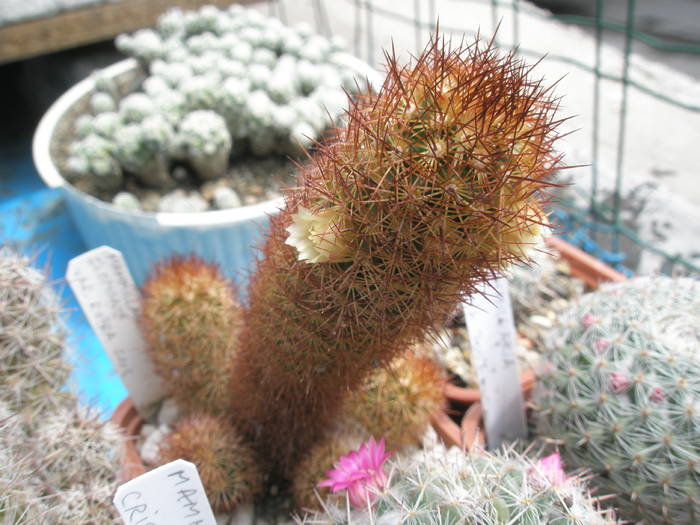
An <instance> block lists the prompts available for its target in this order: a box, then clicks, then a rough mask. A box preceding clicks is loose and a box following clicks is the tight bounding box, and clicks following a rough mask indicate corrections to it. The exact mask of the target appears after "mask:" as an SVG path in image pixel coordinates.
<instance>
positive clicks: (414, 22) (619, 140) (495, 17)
mask: <svg viewBox="0 0 700 525" xmlns="http://www.w3.org/2000/svg"><path fill="white" fill-rule="evenodd" d="M591 2H592V3H594V5H595V8H594V11H593V12H594V16H580V15H553V14H550V13H548V12H546V11H543V10H541V9H533V8H532V7H531V5H530V4H528V3H524V2H522V1H521V0H460V1H458V0H453V2H452V4H464V7H465V9H464V12H465V16H469V12H470V11H469V8H470V6H474V5H482V6H488V7H489V8H490V23H491V27H484V26H483V24H482V27H481V29H480V31H481V34H482V36H483V35H490V34H492V33H494V32H496V31H497V30H498V32H497V33H496V39H495V43H496V45H498V46H500V47H502V48H504V49H516V50H517V52H518V53H520V54H521V55H523V56H526V57H528V58H531V59H532V58H534V59H535V60H539V59H541V58H542V55H543V51H542V50H541V49H540V50H535V49H528V48H526V47H523V46H521V45H520V44H521V29H522V27H523V24H527V23H531V22H532V21H534V20H537V19H540V20H543V19H547V20H552V19H553V20H557V21H560V22H563V23H566V24H575V25H578V26H582V27H591V28H593V29H594V39H595V40H594V42H595V46H594V57H593V61H592V63H591V62H590V60H589V61H588V63H587V61H586V59H589V58H590V57H588V56H582V55H580V54H573V55H572V56H566V55H565V54H564V53H558V52H557V50H556V49H554V50H548V52H547V54H546V60H547V61H554V62H560V63H562V64H566V66H567V67H568V68H569V69H577V70H580V71H582V72H585V73H586V74H588V75H589V77H590V78H591V79H592V80H593V82H592V92H591V93H590V96H591V97H592V113H593V114H592V125H591V126H590V129H582V130H580V131H579V133H589V134H590V152H589V154H588V158H589V159H590V173H591V177H590V185H588V188H585V186H586V185H585V184H584V185H582V186H581V187H579V182H578V179H577V184H576V186H577V187H576V188H575V189H574V191H575V192H578V193H579V195H578V197H579V198H577V199H575V200H574V199H571V198H569V197H567V196H565V195H564V196H562V198H560V199H559V201H558V202H557V203H556V206H555V209H554V210H553V214H552V217H553V219H554V222H555V224H556V226H557V228H558V230H559V231H560V232H562V234H563V236H564V237H565V238H567V240H569V241H571V242H572V243H574V244H576V245H578V246H579V247H581V248H583V249H584V250H586V251H588V252H590V253H592V254H593V255H594V256H596V257H598V258H599V259H601V260H603V261H604V262H606V263H608V264H610V265H612V266H614V267H615V268H617V269H618V270H620V271H623V272H625V273H627V274H631V273H633V270H632V268H633V267H634V262H635V260H638V259H639V253H640V252H641V251H649V252H653V253H655V254H660V255H662V256H663V257H664V258H665V260H666V263H665V264H663V268H662V271H666V272H669V273H685V274H688V273H690V274H697V275H700V266H698V265H696V264H695V263H694V261H691V260H686V259H683V258H682V257H679V256H677V255H673V254H668V253H664V252H663V251H662V250H660V249H659V248H658V247H656V246H654V245H653V244H652V243H651V242H649V241H647V240H644V239H642V238H640V236H639V235H638V234H636V233H635V231H634V230H633V229H632V228H631V227H630V225H628V224H626V223H625V221H624V219H623V217H622V216H621V210H622V205H623V202H622V201H621V198H622V197H621V195H622V191H621V190H622V188H623V186H624V182H625V181H624V180H623V179H624V177H623V173H624V170H625V165H626V161H628V159H627V158H626V156H625V145H626V143H627V142H628V141H633V140H635V137H634V134H633V133H630V129H629V123H628V120H629V118H628V117H629V115H628V113H629V107H628V106H629V105H628V101H629V98H630V90H636V91H638V92H640V93H644V94H645V95H647V96H649V97H653V98H654V99H656V100H658V101H661V102H663V103H664V104H667V105H669V106H671V107H674V108H678V109H680V110H682V111H684V112H686V114H691V113H693V114H700V100H683V99H682V98H680V97H674V96H673V94H672V93H669V92H664V91H661V90H659V89H658V87H657V86H654V85H652V84H650V83H649V84H648V83H645V82H643V81H642V80H639V79H636V78H631V76H630V63H631V57H632V52H633V49H634V46H635V44H642V45H644V46H649V47H650V48H653V49H655V50H658V51H663V52H665V53H686V54H695V55H700V45H697V44H690V43H676V42H670V41H667V40H664V39H662V38H659V37H656V36H653V35H650V34H647V33H644V32H642V31H639V30H638V29H637V28H636V18H637V0H627V4H626V7H627V9H626V16H625V20H624V21H623V22H619V21H614V20H610V19H608V18H606V14H605V0H591ZM312 3H313V6H314V11H315V14H314V21H315V23H316V30H317V31H318V32H321V33H323V34H328V33H329V31H330V26H329V23H330V22H329V17H328V12H329V7H328V5H326V4H329V5H331V6H332V8H333V9H335V10H338V9H341V10H342V11H343V12H344V16H346V18H347V19H348V20H352V23H353V24H354V28H353V33H352V34H353V38H352V43H351V50H352V51H353V52H354V53H355V54H356V55H357V56H359V57H361V58H363V59H364V60H366V61H367V62H368V63H370V64H371V65H373V66H374V65H377V63H378V60H377V58H378V57H377V54H378V51H379V49H378V48H379V46H378V45H376V44H377V42H378V41H380V40H381V39H382V38H383V37H384V36H385V35H383V34H382V31H384V32H387V31H390V29H387V26H388V24H389V23H394V24H397V23H398V24H401V25H402V26H403V27H404V28H405V29H406V30H407V31H412V32H413V34H414V35H415V51H416V52H418V51H420V50H421V49H422V48H423V46H424V45H425V42H426V38H427V36H428V35H430V34H431V33H433V32H434V31H435V28H436V26H437V25H438V24H439V28H440V31H441V32H444V33H450V34H453V35H456V36H458V37H463V36H465V35H467V36H471V37H473V36H476V35H478V31H476V30H470V29H465V27H456V26H455V25H454V24H453V23H450V22H451V21H450V20H444V19H443V20H438V19H437V15H436V11H437V10H436V1H435V0H414V1H413V2H409V1H406V2H400V3H396V4H390V3H388V2H379V1H376V0H375V1H373V0H313V2H312ZM271 4H273V5H277V6H280V5H281V4H282V2H280V1H274V2H271ZM380 4H381V5H380ZM388 5H391V7H390V8H389V7H387V6H388ZM271 12H274V8H272V7H271ZM277 14H278V15H280V16H281V13H280V12H279V7H278V12H277ZM331 18H332V17H331ZM504 20H508V22H509V23H508V24H503V22H504ZM283 21H285V20H284V19H283ZM333 22H335V20H334V21H333ZM452 22H454V21H452ZM504 26H507V28H505V29H504ZM698 28H699V29H700V20H698ZM611 33H618V34H619V35H621V36H622V37H623V39H624V41H623V55H622V64H621V67H620V71H619V73H617V74H616V73H611V72H609V71H604V70H603V67H602V63H603V58H604V57H603V52H602V50H603V42H604V41H605V37H606V36H607V35H609V34H611ZM699 34H700V31H699ZM379 58H380V60H381V57H379ZM603 81H606V82H613V83H614V84H615V85H617V86H618V87H619V89H620V101H619V107H618V108H617V111H616V113H617V115H618V119H617V120H618V122H617V125H616V126H614V128H615V129H614V133H615V134H616V135H617V137H616V151H615V159H614V161H613V162H611V161H610V159H608V164H607V165H606V168H607V169H608V170H609V171H610V170H612V171H613V173H614V188H613V191H612V196H610V195H609V194H608V195H605V196H604V195H603V194H602V193H601V190H600V170H601V169H602V164H601V155H600V149H601V136H603V134H604V133H607V134H608V135H610V131H609V129H610V121H609V120H608V123H607V126H608V127H606V128H604V127H603V124H602V122H601V121H602V118H601V111H602V108H601V91H602V83H603ZM606 89H609V85H608V87H606ZM581 192H584V193H585V196H583V197H582V196H581V195H580V193H581ZM582 203H585V204H582Z"/></svg>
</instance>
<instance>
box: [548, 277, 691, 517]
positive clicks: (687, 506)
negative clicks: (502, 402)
mask: <svg viewBox="0 0 700 525" xmlns="http://www.w3.org/2000/svg"><path fill="white" fill-rule="evenodd" d="M699 326H700V283H698V282H696V281H693V280H691V279H675V280H674V279H671V278H668V277H655V278H639V279H634V280H631V281H628V282H625V283H620V284H614V285H607V286H605V287H603V288H601V289H600V290H599V291H597V292H595V293H592V294H589V295H586V296H584V297H582V298H581V299H580V301H579V302H578V303H577V304H575V305H574V306H572V307H571V308H570V309H569V310H567V312H565V313H563V314H562V315H561V318H560V320H559V323H558V326H557V327H555V329H554V330H553V333H552V334H551V336H550V338H549V340H548V342H547V345H548V347H547V349H546V350H547V353H546V354H545V355H544V367H543V370H542V372H541V374H540V380H539V384H538V388H537V393H536V396H535V404H536V410H535V415H536V422H537V430H538V433H539V434H540V435H541V436H542V437H544V438H548V439H551V440H554V441H555V442H556V443H558V444H559V445H560V447H561V451H562V454H563V456H564V459H565V461H566V463H567V464H568V465H569V466H571V467H572V468H583V469H588V470H590V471H592V472H593V473H596V474H598V476H597V477H595V478H594V479H593V483H594V484H595V485H596V486H598V487H600V489H601V490H602V491H603V492H608V493H615V494H618V497H617V498H616V499H615V500H614V501H613V502H612V503H611V504H612V505H614V506H616V507H618V508H619V509H620V516H621V517H622V518H624V519H627V520H634V521H642V522H643V523H645V524H651V523H654V524H674V525H682V524H691V523H698V521H700V441H698V436H699V435H700V353H698V350H699V347H700V345H699V340H700V329H699V328H698V327H699Z"/></svg>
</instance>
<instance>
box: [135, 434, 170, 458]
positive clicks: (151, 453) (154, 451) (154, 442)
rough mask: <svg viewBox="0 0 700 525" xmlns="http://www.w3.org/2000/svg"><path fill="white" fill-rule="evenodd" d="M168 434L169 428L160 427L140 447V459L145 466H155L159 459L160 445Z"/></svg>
mask: <svg viewBox="0 0 700 525" xmlns="http://www.w3.org/2000/svg"><path fill="white" fill-rule="evenodd" d="M169 432H170V427H169V426H167V425H161V426H159V427H158V428H157V429H156V430H154V431H153V432H151V434H150V435H149V436H148V437H147V438H146V439H145V440H144V442H143V446H142V447H141V459H142V460H143V462H144V463H145V464H146V465H156V464H157V463H158V461H159V459H160V444H161V443H162V442H163V438H165V436H166V435H167V434H168V433H169Z"/></svg>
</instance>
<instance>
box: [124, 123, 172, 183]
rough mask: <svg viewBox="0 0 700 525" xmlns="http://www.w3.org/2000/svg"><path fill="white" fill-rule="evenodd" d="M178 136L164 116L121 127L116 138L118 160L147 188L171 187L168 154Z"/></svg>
mask: <svg viewBox="0 0 700 525" xmlns="http://www.w3.org/2000/svg"><path fill="white" fill-rule="evenodd" d="M174 136H175V133H174V131H173V128H172V126H171V125H170V123H169V122H168V121H167V120H166V119H165V117H163V116H162V115H150V116H148V117H147V118H145V119H143V120H142V121H141V122H139V123H135V124H127V125H125V126H122V127H121V128H119V129H118V130H117V131H116V133H115V136H114V140H115V143H116V148H115V151H114V155H115V157H116V158H117V159H118V160H119V162H120V163H121V164H122V166H124V167H125V168H126V169H127V170H129V171H130V172H131V173H133V174H134V175H136V176H137V177H138V178H139V180H141V182H143V183H144V184H145V185H147V186H153V187H159V188H163V187H168V186H170V185H172V178H171V177H170V173H169V160H168V159H169V156H170V155H169V153H170V148H171V147H172V143H173V138H174Z"/></svg>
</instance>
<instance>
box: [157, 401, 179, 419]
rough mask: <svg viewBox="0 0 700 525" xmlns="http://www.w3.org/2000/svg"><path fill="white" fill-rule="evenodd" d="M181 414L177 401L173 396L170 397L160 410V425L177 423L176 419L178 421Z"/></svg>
mask: <svg viewBox="0 0 700 525" xmlns="http://www.w3.org/2000/svg"><path fill="white" fill-rule="evenodd" d="M179 415H180V409H179V408H178V406H177V403H176V402H175V400H174V399H173V398H172V397H169V398H168V399H166V400H165V401H163V404H162V405H161V407H160V410H159V411H158V423H159V424H160V425H172V424H173V423H175V421H177V418H178V416H179Z"/></svg>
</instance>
